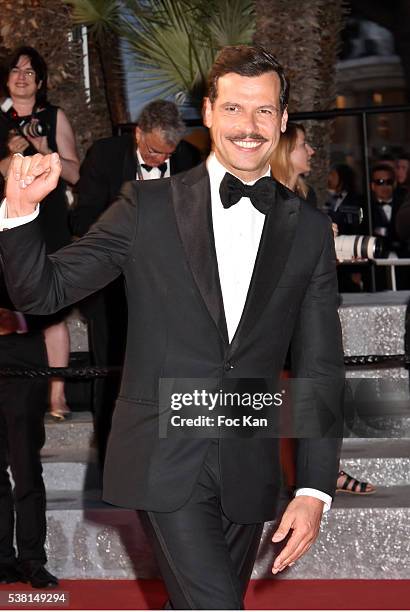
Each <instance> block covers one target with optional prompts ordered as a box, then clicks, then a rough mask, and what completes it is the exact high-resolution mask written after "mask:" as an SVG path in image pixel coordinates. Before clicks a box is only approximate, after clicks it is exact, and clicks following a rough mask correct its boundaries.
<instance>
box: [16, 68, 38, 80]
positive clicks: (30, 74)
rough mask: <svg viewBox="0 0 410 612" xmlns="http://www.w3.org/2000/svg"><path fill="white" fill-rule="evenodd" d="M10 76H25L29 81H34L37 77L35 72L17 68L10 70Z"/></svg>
mask: <svg viewBox="0 0 410 612" xmlns="http://www.w3.org/2000/svg"><path fill="white" fill-rule="evenodd" d="M10 74H13V75H15V76H16V75H18V76H20V75H21V76H24V77H25V78H27V79H32V78H33V77H34V76H35V75H36V73H35V71H34V70H23V69H22V68H17V66H16V67H15V68H12V69H11V70H10Z"/></svg>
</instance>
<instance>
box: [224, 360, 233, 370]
mask: <svg viewBox="0 0 410 612" xmlns="http://www.w3.org/2000/svg"><path fill="white" fill-rule="evenodd" d="M234 367H235V366H234V364H233V363H232V361H226V362H225V365H224V370H225V372H229V370H233V369H234Z"/></svg>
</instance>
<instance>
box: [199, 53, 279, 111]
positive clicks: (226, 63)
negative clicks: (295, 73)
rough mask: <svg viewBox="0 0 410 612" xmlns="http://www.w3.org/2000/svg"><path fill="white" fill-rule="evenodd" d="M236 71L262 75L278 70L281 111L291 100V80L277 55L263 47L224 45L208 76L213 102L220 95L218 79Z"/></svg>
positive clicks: (244, 73)
mask: <svg viewBox="0 0 410 612" xmlns="http://www.w3.org/2000/svg"><path fill="white" fill-rule="evenodd" d="M230 72H234V73H235V74H239V75H240V76H246V77H254V76H261V75H262V74H265V73H267V72H276V74H277V75H278V77H279V80H280V94H279V102H280V111H281V112H282V113H283V111H284V110H285V108H286V107H287V105H288V100H289V82H288V80H287V78H286V75H285V72H284V70H283V68H282V66H281V64H280V63H279V62H278V60H277V59H276V57H275V56H274V55H272V53H269V51H266V50H265V49H263V48H262V47H249V46H247V45H240V46H237V47H224V48H223V49H222V50H221V51H220V52H219V54H218V56H217V58H216V60H215V62H214V65H213V66H212V68H211V71H210V73H209V78H208V98H209V100H210V101H211V104H213V103H214V102H215V100H216V97H217V95H218V79H219V78H220V77H222V76H224V75H225V74H229V73H230Z"/></svg>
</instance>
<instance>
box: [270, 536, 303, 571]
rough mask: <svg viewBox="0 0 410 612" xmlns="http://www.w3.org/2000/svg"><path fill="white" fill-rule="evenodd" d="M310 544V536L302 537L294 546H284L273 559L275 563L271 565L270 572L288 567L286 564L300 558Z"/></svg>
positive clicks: (290, 563)
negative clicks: (289, 547) (290, 547)
mask: <svg viewBox="0 0 410 612" xmlns="http://www.w3.org/2000/svg"><path fill="white" fill-rule="evenodd" d="M312 544H313V539H312V538H307V539H306V538H304V539H303V540H301V541H300V542H298V544H297V546H296V548H292V549H288V547H287V546H286V547H285V548H284V549H283V551H282V552H281V554H280V555H279V556H278V557H277V558H276V559H275V563H274V564H273V567H272V573H273V574H277V573H278V572H281V571H283V570H284V569H285V568H286V567H288V565H293V564H294V563H295V561H297V560H298V559H300V558H301V557H302V556H303V555H304V554H305V553H306V552H307V551H308V550H309V548H310V547H311V546H312Z"/></svg>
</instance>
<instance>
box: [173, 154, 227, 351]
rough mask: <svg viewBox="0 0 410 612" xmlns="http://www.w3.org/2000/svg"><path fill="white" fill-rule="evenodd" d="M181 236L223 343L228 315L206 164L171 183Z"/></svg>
mask: <svg viewBox="0 0 410 612" xmlns="http://www.w3.org/2000/svg"><path fill="white" fill-rule="evenodd" d="M171 193H172V202H173V206H174V211H175V216H176V220H177V225H178V230H179V234H180V237H181V240H182V243H183V246H184V250H185V255H186V258H187V261H188V263H189V266H190V268H191V271H192V275H193V277H194V279H195V283H196V285H197V287H198V289H199V292H200V294H201V296H202V298H203V300H204V302H205V305H206V307H207V309H208V311H209V314H210V315H211V317H212V319H213V321H214V323H215V325H216V326H217V328H218V330H219V332H220V334H221V336H222V338H223V340H224V342H226V343H227V342H228V331H227V327H226V320H225V312H224V307H223V299H222V292H221V286H220V281H219V273H218V262H217V259H216V251H215V243H214V234H213V228H212V212H211V190H210V185H209V175H208V172H207V170H206V165H205V164H200V165H199V166H197V167H196V168H194V169H193V170H190V171H189V172H187V173H183V174H180V175H176V176H175V177H173V178H172V179H171Z"/></svg>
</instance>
